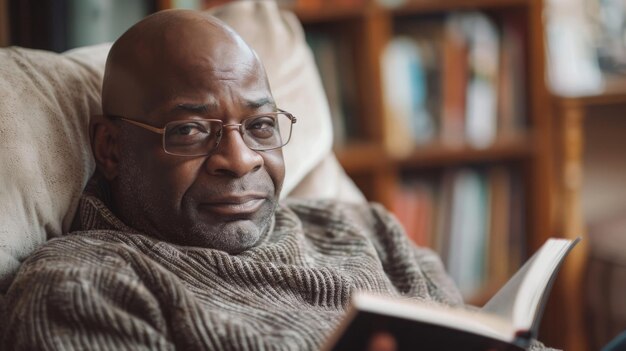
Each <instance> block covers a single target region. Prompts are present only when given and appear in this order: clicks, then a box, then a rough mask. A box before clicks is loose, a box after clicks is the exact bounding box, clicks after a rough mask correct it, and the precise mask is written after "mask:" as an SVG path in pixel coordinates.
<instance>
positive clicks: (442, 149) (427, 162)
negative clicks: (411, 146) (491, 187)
mask: <svg viewBox="0 0 626 351" xmlns="http://www.w3.org/2000/svg"><path fill="white" fill-rule="evenodd" d="M533 151H534V147H533V144H532V142H531V141H530V138H514V139H502V140H498V141H496V142H495V143H494V144H493V145H491V146H489V147H486V148H481V149H478V148H474V147H471V146H467V145H461V146H459V147H451V146H449V145H444V144H435V145H429V146H424V147H419V148H416V149H415V152H414V153H413V155H411V156H410V157H408V158H406V159H403V160H399V162H400V163H401V165H402V166H403V167H412V168H429V167H442V166H454V165H461V164H471V163H488V162H497V161H510V160H520V159H525V158H528V157H531V156H532V155H533Z"/></svg>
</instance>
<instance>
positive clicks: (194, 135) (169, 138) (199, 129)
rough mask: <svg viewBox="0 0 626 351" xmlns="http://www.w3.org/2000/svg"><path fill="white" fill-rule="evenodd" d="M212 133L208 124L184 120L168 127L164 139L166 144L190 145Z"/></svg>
mask: <svg viewBox="0 0 626 351" xmlns="http://www.w3.org/2000/svg"><path fill="white" fill-rule="evenodd" d="M212 134H213V133H211V128H210V126H208V125H205V124H203V123H202V122H185V123H181V124H177V125H173V126H170V127H168V128H167V131H166V135H165V141H166V143H167V144H168V145H191V144H195V143H202V142H204V141H206V140H207V139H209V138H210V137H212Z"/></svg>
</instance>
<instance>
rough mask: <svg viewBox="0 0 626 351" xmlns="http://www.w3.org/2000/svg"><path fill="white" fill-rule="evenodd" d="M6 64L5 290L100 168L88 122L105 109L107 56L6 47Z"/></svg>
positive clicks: (1, 219)
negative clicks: (89, 57)
mask: <svg viewBox="0 0 626 351" xmlns="http://www.w3.org/2000/svg"><path fill="white" fill-rule="evenodd" d="M96 51H97V50H96ZM103 52H106V50H105V51H102V52H100V53H99V55H96V56H98V57H100V55H101V54H102V53H103ZM0 62H1V63H2V64H0V164H1V165H2V166H1V167H0V291H2V290H4V289H5V288H6V285H7V283H8V282H9V280H10V277H11V275H12V274H13V273H14V272H15V270H16V269H17V268H18V265H19V262H20V261H22V260H23V259H24V258H25V257H26V256H27V255H28V254H29V253H30V252H31V251H32V250H33V249H34V248H36V247H37V246H39V245H41V244H42V243H43V242H44V241H45V240H46V239H47V238H50V237H54V236H58V235H61V234H62V233H63V232H65V231H66V230H68V228H69V226H70V224H71V221H72V218H73V214H74V210H75V208H76V205H77V202H78V198H79V196H80V193H81V190H82V188H83V187H84V185H85V183H86V181H87V178H88V177H89V175H90V174H91V172H92V171H93V169H94V163H93V161H92V157H91V151H90V149H89V146H88V145H89V144H88V133H87V124H88V117H89V115H90V114H93V113H98V112H99V111H100V79H101V74H102V70H103V60H95V61H93V60H86V56H85V55H84V54H82V53H81V52H78V53H69V54H67V55H58V54H54V53H50V52H43V51H36V50H26V49H21V48H6V49H0Z"/></svg>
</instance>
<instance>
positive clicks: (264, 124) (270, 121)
mask: <svg viewBox="0 0 626 351" xmlns="http://www.w3.org/2000/svg"><path fill="white" fill-rule="evenodd" d="M275 127H276V119H275V118H274V117H273V116H261V117H257V118H254V119H253V120H252V121H250V122H248V124H247V125H246V129H274V128H275Z"/></svg>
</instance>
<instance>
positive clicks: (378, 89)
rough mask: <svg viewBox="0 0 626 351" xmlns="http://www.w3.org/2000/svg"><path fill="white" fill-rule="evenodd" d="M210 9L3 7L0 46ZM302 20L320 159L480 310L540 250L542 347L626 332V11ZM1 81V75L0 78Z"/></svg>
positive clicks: (458, 3)
mask: <svg viewBox="0 0 626 351" xmlns="http://www.w3.org/2000/svg"><path fill="white" fill-rule="evenodd" d="M225 2H228V1H207V0H204V1H202V0H186V1H183V0H0V46H10V45H17V46H23V47H29V48H35V49H43V50H52V51H56V52H63V51H66V50H69V49H72V48H76V47H80V46H85V45H91V44H96V43H102V42H109V41H113V40H115V39H116V38H117V37H118V36H119V35H121V34H122V33H123V32H124V31H125V30H126V29H127V28H128V27H129V26H131V25H132V24H133V23H135V22H136V21H138V20H139V19H141V18H142V17H144V16H146V15H147V14H150V13H152V12H155V11H158V10H162V9H168V8H180V7H182V8H194V9H204V8H208V7H211V6H215V5H218V4H220V3H225ZM278 2H279V3H280V5H281V6H283V7H285V8H286V9H290V10H293V11H294V12H295V13H296V15H297V16H298V18H299V19H300V20H301V21H302V23H303V25H304V28H305V32H306V38H307V41H308V42H309V45H310V46H311V48H312V50H313V55H314V57H315V60H316V62H317V65H318V68H319V71H320V74H321V77H322V80H323V84H324V88H325V90H326V93H327V97H328V100H329V104H330V108H331V112H332V117H333V127H334V133H335V134H334V135H335V152H336V154H337V156H338V158H339V160H340V162H341V164H342V165H343V167H344V168H345V169H346V171H347V172H348V174H349V175H350V176H351V177H352V178H353V179H354V180H355V182H356V183H357V185H358V186H359V187H360V189H361V190H362V191H363V193H364V194H365V195H366V196H367V198H368V199H370V200H372V201H378V202H381V203H383V204H384V205H386V206H387V207H388V208H389V209H391V210H392V211H393V212H394V213H395V215H396V216H397V217H398V219H399V220H400V221H401V222H402V223H403V225H404V226H405V228H406V230H407V233H408V234H409V236H410V237H411V238H412V239H413V240H414V241H415V242H416V243H418V244H419V245H425V246H429V247H432V248H434V249H435V250H436V251H438V252H439V254H440V255H441V257H442V259H443V261H444V263H445V264H446V267H447V269H448V270H449V272H450V274H451V275H452V277H453V279H455V280H456V282H457V283H458V284H459V286H460V288H461V290H462V292H463V294H464V296H465V299H466V301H467V302H468V303H472V304H475V305H482V304H483V303H485V302H486V301H487V300H488V299H489V298H490V297H491V296H492V295H493V293H494V292H495V291H497V290H498V288H499V287H500V286H501V285H502V284H503V283H504V282H505V281H506V280H507V279H508V278H509V277H510V276H511V275H512V273H513V272H515V271H516V270H517V269H518V268H519V266H520V265H521V263H522V262H523V261H524V260H525V259H527V258H528V256H529V254H531V253H533V252H534V251H535V250H536V249H537V248H538V247H539V246H541V244H542V243H543V242H544V241H545V240H546V239H547V238H548V237H552V236H556V237H565V238H575V237H577V236H581V237H583V239H584V240H583V242H582V243H581V244H580V245H579V246H578V247H577V248H576V249H575V250H574V251H573V252H572V254H571V255H570V256H569V257H568V259H567V260H566V262H565V264H564V266H563V267H562V270H561V272H560V274H559V278H558V280H557V283H556V284H555V286H554V288H553V291H552V295H551V298H550V301H549V303H548V306H547V309H546V313H545V316H544V319H543V322H542V325H541V334H540V339H541V340H543V341H544V342H545V343H546V344H548V345H551V346H554V347H559V348H564V349H566V350H597V349H600V347H601V346H602V345H604V344H606V343H607V342H608V341H609V340H610V339H611V338H613V337H614V336H616V335H617V334H618V333H619V332H620V331H622V330H624V329H626V298H625V297H626V160H625V159H624V152H625V151H626V118H625V115H626V0H280V1H278ZM0 64H2V63H1V62H0Z"/></svg>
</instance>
